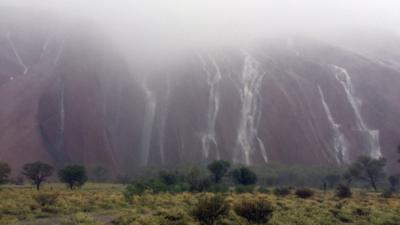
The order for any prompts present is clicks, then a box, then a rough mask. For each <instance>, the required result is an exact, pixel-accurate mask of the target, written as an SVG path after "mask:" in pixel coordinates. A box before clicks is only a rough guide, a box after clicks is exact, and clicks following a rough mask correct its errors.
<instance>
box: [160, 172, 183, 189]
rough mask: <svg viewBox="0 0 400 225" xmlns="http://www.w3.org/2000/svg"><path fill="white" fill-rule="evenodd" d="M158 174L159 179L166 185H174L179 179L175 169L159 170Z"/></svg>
mask: <svg viewBox="0 0 400 225" xmlns="http://www.w3.org/2000/svg"><path fill="white" fill-rule="evenodd" d="M158 176H159V178H160V181H161V182H162V183H163V184H165V185H167V186H169V185H175V184H177V183H178V181H179V173H178V172H177V171H161V172H160V173H159V174H158Z"/></svg>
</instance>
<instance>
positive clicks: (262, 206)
mask: <svg viewBox="0 0 400 225" xmlns="http://www.w3.org/2000/svg"><path fill="white" fill-rule="evenodd" d="M233 210H234V211H235V213H236V214H237V215H239V216H241V217H243V218H245V219H246V220H247V221H248V222H249V223H266V222H268V220H269V219H270V218H271V216H272V213H273V211H274V209H273V207H272V205H271V203H270V202H268V201H266V200H263V199H257V200H242V201H240V202H238V203H236V204H235V205H234V207H233Z"/></svg>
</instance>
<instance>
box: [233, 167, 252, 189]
mask: <svg viewBox="0 0 400 225" xmlns="http://www.w3.org/2000/svg"><path fill="white" fill-rule="evenodd" d="M232 177H233V181H234V182H235V183H236V184H240V185H253V184H255V183H257V175H256V174H255V173H254V172H253V171H252V170H250V169H249V168H247V167H241V168H238V169H234V170H233V171H232Z"/></svg>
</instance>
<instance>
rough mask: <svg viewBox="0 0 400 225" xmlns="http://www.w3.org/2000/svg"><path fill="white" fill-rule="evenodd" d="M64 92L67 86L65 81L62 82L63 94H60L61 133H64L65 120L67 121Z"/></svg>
mask: <svg viewBox="0 0 400 225" xmlns="http://www.w3.org/2000/svg"><path fill="white" fill-rule="evenodd" d="M64 92H65V86H64V82H62V84H61V94H60V134H61V135H64V121H65V108H64V107H65V103H64Z"/></svg>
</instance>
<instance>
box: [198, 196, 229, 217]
mask: <svg viewBox="0 0 400 225" xmlns="http://www.w3.org/2000/svg"><path fill="white" fill-rule="evenodd" d="M228 212H229V204H228V203H227V202H226V200H225V197H224V196H223V195H219V194H217V195H210V196H204V197H201V198H200V199H199V201H198V203H197V204H196V205H195V207H194V208H193V210H192V213H191V214H192V216H193V218H194V219H196V220H197V221H199V222H200V224H202V225H212V224H214V222H215V221H216V220H217V219H218V218H220V217H222V216H224V215H227V214H228Z"/></svg>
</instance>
